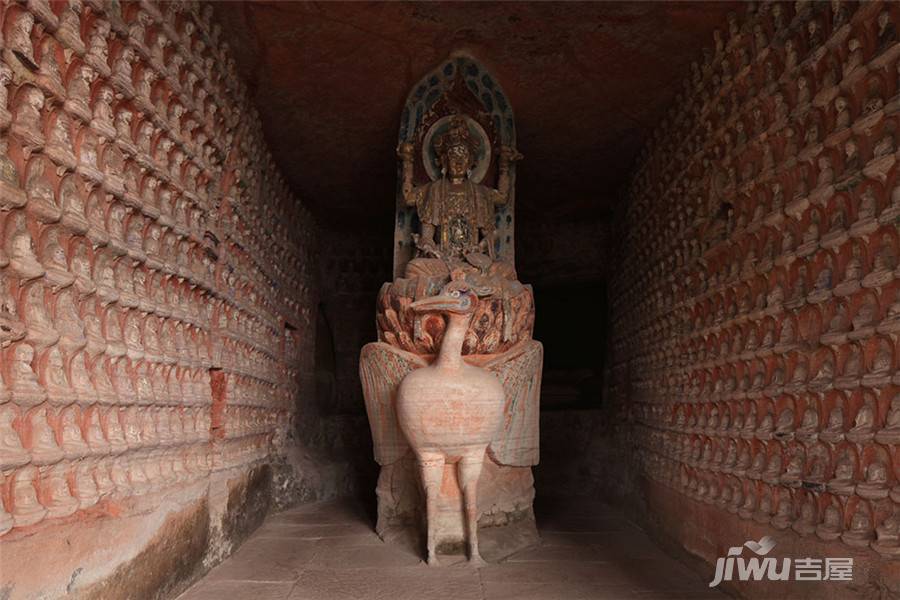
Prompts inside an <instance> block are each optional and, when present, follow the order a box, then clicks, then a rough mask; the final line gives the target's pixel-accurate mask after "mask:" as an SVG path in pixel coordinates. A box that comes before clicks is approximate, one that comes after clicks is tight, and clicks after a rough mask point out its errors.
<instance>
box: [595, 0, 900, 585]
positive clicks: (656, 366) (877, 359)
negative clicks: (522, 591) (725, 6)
mask: <svg viewBox="0 0 900 600" xmlns="http://www.w3.org/2000/svg"><path fill="white" fill-rule="evenodd" d="M736 8H737V7H736ZM740 8H741V10H743V9H744V7H740ZM898 19H900V6H898V5H897V4H884V5H882V4H881V3H877V2H876V3H864V4H860V5H858V6H857V5H856V4H852V3H837V4H834V3H832V4H827V3H800V2H798V3H796V4H793V3H791V4H788V3H777V4H773V5H764V6H760V7H759V8H758V9H756V8H753V7H751V8H749V9H747V13H746V14H742V15H740V16H738V17H735V18H734V19H733V20H731V21H729V23H728V24H727V26H726V30H725V32H724V34H723V35H722V36H717V38H716V40H715V46H714V47H713V48H711V49H709V50H708V51H707V52H706V53H704V57H703V60H702V61H701V62H698V63H697V64H695V65H694V68H693V69H692V72H691V73H690V74H689V77H688V78H687V79H686V81H685V82H684V91H683V93H681V94H680V95H679V99H678V101H677V102H676V104H675V105H674V106H673V108H672V110H671V113H670V115H669V116H668V118H667V119H666V120H665V122H664V123H663V124H662V126H661V127H660V128H659V129H658V130H657V131H656V132H655V133H654V135H653V136H652V141H651V143H650V144H649V147H648V148H647V149H646V151H645V152H644V155H643V157H642V159H641V161H640V164H639V165H638V167H637V168H636V171H635V173H634V177H633V180H632V183H631V184H630V186H629V188H628V191H627V214H626V215H625V216H624V225H625V228H624V229H625V234H624V236H623V239H622V241H621V243H622V246H621V248H622V254H621V263H620V266H619V268H618V269H617V271H616V276H615V278H614V282H613V283H612V285H611V286H610V289H611V290H613V292H612V300H611V305H612V314H613V330H614V335H613V339H612V357H611V358H612V365H613V367H612V372H611V380H610V395H611V398H612V399H613V400H614V401H615V404H616V406H617V407H618V410H619V411H620V412H619V417H620V419H622V420H623V421H627V422H628V425H629V426H628V428H627V431H626V432H625V433H623V434H622V435H621V439H622V440H624V441H625V442H626V448H627V450H628V451H627V452H625V454H624V455H625V456H631V457H633V458H631V459H630V460H629V465H630V466H631V467H633V468H634V469H636V471H637V472H638V473H639V477H638V478H637V480H636V483H635V484H634V486H633V488H632V489H631V490H625V491H624V492H623V490H621V489H620V490H617V492H618V493H620V494H621V493H624V494H625V495H626V496H628V494H631V495H632V496H633V497H639V498H640V499H641V500H640V502H639V503H634V504H633V505H632V506H641V507H643V515H642V517H643V518H644V520H645V521H646V522H649V523H652V524H654V525H656V526H657V529H658V531H661V532H662V533H664V534H665V535H667V536H668V537H671V538H672V539H674V540H675V541H676V542H677V543H678V544H679V545H683V546H685V547H687V548H688V549H689V550H690V551H692V552H693V553H695V554H697V555H698V556H700V557H702V558H703V559H704V560H705V561H707V562H706V564H705V566H704V568H705V569H706V570H707V571H708V575H709V578H710V580H711V579H712V574H713V567H712V563H714V561H715V559H716V557H720V556H725V554H726V552H727V549H728V548H729V547H730V546H736V545H740V544H742V543H743V542H744V541H746V540H748V539H750V538H751V537H752V538H754V539H759V537H760V536H762V535H771V536H773V537H774V538H775V540H776V542H777V544H778V545H777V546H776V550H775V551H773V556H775V555H777V556H779V557H780V556H787V557H795V558H800V557H804V556H812V557H819V558H822V557H855V559H856V564H857V568H856V577H855V579H854V582H853V583H852V584H837V583H835V584H832V585H826V584H819V585H805V586H792V585H791V584H786V583H781V582H779V584H773V585H765V584H755V583H752V582H751V583H747V584H742V585H740V586H737V587H738V589H739V591H740V592H741V593H742V594H745V595H746V596H747V597H757V598H764V597H765V598H768V597H772V596H773V595H783V594H789V595H790V596H791V597H796V598H800V597H803V598H807V597H809V598H812V597H816V598H821V597H834V598H837V597H843V598H846V597H855V596H856V595H859V596H868V597H876V598H877V597H896V595H897V594H900V572H898V571H900V566H898V565H900V561H898V556H900V554H898V544H897V537H896V536H897V526H898V525H897V524H898V519H900V452H898V445H897V442H898V441H900V437H898V435H900V399H898V389H900V377H898V375H897V374H898V365H900V349H898V333H900V292H898V289H900V285H898V273H900V271H898V270H897V269H898V265H897V254H898V227H897V226H898V217H900V179H898V166H897V160H896V136H897V127H898V125H900V121H898V119H900V113H898V111H900V79H898V70H900V62H898V58H900V46H898V44H897V33H896V29H895V25H894V23H897V22H898ZM628 480H629V481H630V479H628ZM879 594H881V595H879Z"/></svg>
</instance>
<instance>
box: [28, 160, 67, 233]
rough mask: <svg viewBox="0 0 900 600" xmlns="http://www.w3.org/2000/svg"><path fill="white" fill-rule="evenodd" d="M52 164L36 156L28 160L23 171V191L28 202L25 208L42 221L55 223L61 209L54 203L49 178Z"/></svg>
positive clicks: (52, 188) (54, 198) (53, 194)
mask: <svg viewBox="0 0 900 600" xmlns="http://www.w3.org/2000/svg"><path fill="white" fill-rule="evenodd" d="M52 171H53V166H52V165H51V164H50V163H49V161H48V160H47V159H46V158H44V157H42V156H36V157H34V158H32V159H31V160H30V161H29V162H28V167H27V169H26V172H25V193H26V195H27V196H28V204H27V205H26V206H25V210H26V211H27V212H28V213H29V214H30V215H32V216H34V218H35V219H37V220H38V221H41V222H43V223H56V222H57V221H59V219H60V218H61V217H62V210H60V208H59V206H58V205H57V203H56V194H55V192H54V187H55V186H54V185H53V183H52V180H51V179H50V176H51V173H52Z"/></svg>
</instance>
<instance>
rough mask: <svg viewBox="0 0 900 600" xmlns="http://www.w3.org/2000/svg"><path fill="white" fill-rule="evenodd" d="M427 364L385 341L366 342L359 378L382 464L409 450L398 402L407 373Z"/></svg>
mask: <svg viewBox="0 0 900 600" xmlns="http://www.w3.org/2000/svg"><path fill="white" fill-rule="evenodd" d="M427 364H428V363H427V362H426V361H425V360H424V359H423V358H421V357H419V356H416V355H415V354H412V353H410V352H405V351H403V350H400V349H399V348H395V347H393V346H389V345H388V344H385V343H383V342H374V343H371V344H366V345H365V346H363V349H362V352H360V355H359V377H360V380H361V381H362V388H363V396H364V397H365V400H366V412H367V413H368V415H369V426H370V427H371V428H372V441H373V442H374V444H375V460H376V461H378V464H380V465H389V464H392V463H394V462H396V461H397V460H399V459H400V458H402V457H403V455H404V454H406V452H407V451H408V450H409V444H408V443H407V442H406V438H405V437H404V436H403V432H401V431H400V427H399V425H398V423H397V413H396V410H395V403H394V401H395V397H396V395H397V387H398V386H399V385H400V381H401V380H402V379H403V378H404V377H406V374H407V373H409V372H410V371H412V370H413V369H418V368H419V367H424V366H426V365H427Z"/></svg>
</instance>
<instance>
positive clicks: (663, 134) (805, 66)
mask: <svg viewBox="0 0 900 600" xmlns="http://www.w3.org/2000/svg"><path fill="white" fill-rule="evenodd" d="M766 6H767V5H765V4H763V5H762V7H766ZM849 6H850V3H847V6H845V7H843V8H842V9H840V10H847V8H848V7H849ZM773 7H778V8H779V10H781V9H782V8H784V7H782V5H780V4H773ZM862 8H863V9H862V10H858V11H856V12H855V14H854V15H853V16H852V19H850V21H848V20H847V19H843V20H842V21H841V22H840V23H839V24H838V23H834V24H833V25H832V27H833V28H832V29H831V31H830V35H823V34H824V33H825V32H826V30H827V29H828V28H827V27H822V26H821V25H822V21H823V20H827V19H828V14H827V13H828V12H829V9H828V7H826V6H825V5H823V4H821V3H812V4H811V5H809V6H807V7H805V8H803V9H802V10H800V11H798V12H797V14H796V15H795V18H794V20H793V22H792V23H790V24H788V23H786V21H785V20H784V19H780V20H779V22H778V23H775V22H774V21H773V20H772V19H771V13H770V11H769V10H768V8H763V10H761V11H751V12H750V14H748V15H746V17H747V22H746V23H745V24H744V25H745V26H746V27H750V28H754V29H756V28H759V29H760V33H761V35H758V36H754V37H755V41H756V45H757V47H756V48H754V49H753V51H752V53H753V54H754V56H755V57H756V60H755V61H754V64H752V65H751V64H750V62H749V61H747V54H748V53H746V52H742V51H744V50H746V49H747V46H748V44H749V45H751V46H752V45H753V43H752V42H753V40H751V38H750V37H749V36H747V35H745V34H744V33H741V32H740V31H739V29H740V26H738V28H737V29H734V28H730V31H729V34H730V36H731V37H730V39H729V42H728V44H727V46H725V45H722V44H720V43H718V42H717V47H716V49H715V51H712V50H710V49H707V50H705V51H704V61H703V65H702V66H700V65H699V64H697V63H694V65H692V75H691V77H689V78H686V79H685V80H684V85H683V88H684V89H683V92H682V93H679V94H678V95H677V96H676V101H675V103H673V105H672V109H671V110H670V113H669V114H668V116H667V117H666V119H664V120H663V122H662V124H661V126H660V127H659V128H658V129H657V130H656V131H655V132H654V134H653V136H652V138H651V140H650V142H649V143H648V145H647V146H646V147H645V149H644V151H643V152H642V154H641V159H640V163H639V166H638V168H637V169H636V170H635V175H634V178H633V179H634V185H633V186H632V193H633V194H634V196H636V197H637V196H640V195H641V191H642V188H648V187H649V186H650V182H653V184H654V185H655V186H658V187H659V188H661V189H667V188H668V187H669V185H668V184H669V183H670V182H669V181H668V180H667V179H666V175H676V174H677V173H678V172H679V169H677V168H674V167H673V165H674V164H675V163H677V162H679V160H680V161H681V162H684V161H688V160H690V159H692V158H694V155H695V154H696V153H697V151H698V150H699V148H701V147H702V143H703V142H704V141H706V142H710V143H711V142H714V141H716V140H720V141H721V143H723V144H727V143H729V142H730V143H734V141H736V140H738V139H739V137H740V134H741V132H744V135H746V131H755V132H756V133H757V134H762V133H763V132H764V131H763V130H767V128H766V127H764V126H761V125H760V123H767V120H768V119H772V120H773V121H779V120H782V121H783V120H786V119H788V118H789V117H793V118H795V119H796V118H798V117H804V116H810V117H812V116H813V114H814V113H813V114H811V113H810V110H811V109H819V108H825V107H827V108H828V109H829V111H828V112H829V117H830V118H831V119H832V121H833V126H835V127H837V128H841V126H844V125H847V124H849V122H850V121H853V120H854V119H856V118H858V117H859V116H860V115H861V114H862V113H863V112H864V111H868V112H869V113H873V112H877V111H878V110H880V109H883V108H884V107H885V105H886V104H887V105H888V107H889V108H890V105H891V102H887V99H888V97H887V94H889V93H890V90H892V89H896V74H897V69H896V66H895V65H896V59H897V56H898V46H897V36H896V29H895V26H894V20H895V18H896V14H895V12H894V7H892V6H890V5H884V4H882V3H879V2H873V3H866V5H864V6H863V7H862ZM876 15H877V16H876ZM809 27H812V28H813V30H812V32H810V33H809V34H808V35H809V37H808V39H807V40H805V41H804V40H801V39H800V38H801V37H803V36H804V34H805V33H806V32H805V30H806V29H807V28H809ZM766 30H768V32H770V33H769V34H768V35H767V34H766V33H765V32H766ZM772 33H774V35H771V34H772ZM762 42H764V43H762ZM851 47H852V49H851ZM799 53H802V54H803V60H802V61H800V62H798V58H799V56H800V54H799ZM738 65H739V66H740V70H739V72H738V74H737V76H736V77H732V76H731V73H732V71H733V70H734V67H736V66H738ZM866 76H868V77H869V83H868V85H866V82H865V80H866ZM872 76H875V77H876V78H878V79H877V82H878V83H880V84H883V85H878V86H873V85H872V83H871V82H872ZM842 93H843V94H848V95H852V94H860V95H861V97H860V98H853V101H849V100H850V98H848V97H843V96H842V100H841V101H836V100H837V98H838V96H839V95H840V94H842ZM867 93H871V94H872V96H871V97H865V96H863V94H867ZM864 98H865V99H864ZM726 103H727V104H728V107H726ZM785 103H787V104H785ZM729 108H730V112H729ZM851 111H852V112H851ZM838 116H840V117H839V118H838ZM741 117H743V118H741ZM779 117H780V118H779ZM714 120H715V123H714ZM801 120H802V119H801ZM739 121H740V122H741V124H740V125H738V122H739ZM726 122H727V123H729V124H731V125H732V127H733V130H732V131H730V132H729V131H727V130H723V129H722V127H721V126H719V125H718V124H719V123H726ZM726 133H728V135H725V134H726ZM793 133H794V134H796V133H797V132H796V131H795V132H793ZM716 134H718V135H716ZM768 137H771V136H766V138H764V139H761V140H758V141H760V142H768V141H771V140H768V139H767V138H768ZM791 137H793V136H791ZM749 141H750V140H749V139H744V138H741V139H740V142H741V143H742V144H747V143H748V142H749ZM719 154H720V156H719V158H721V155H722V154H726V153H725V152H724V151H721V152H719ZM762 154H765V152H762ZM715 158H716V157H715V156H710V157H709V159H710V160H715ZM775 162H777V161H775ZM649 201H650V200H649V199H647V200H645V202H649ZM642 208H646V206H641V205H632V207H631V209H630V210H629V212H628V214H629V216H630V217H631V219H630V220H629V222H630V223H635V224H636V223H637V222H638V221H639V220H640V218H641V213H642ZM716 208H717V207H716ZM632 233H634V232H632Z"/></svg>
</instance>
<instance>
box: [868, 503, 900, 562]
mask: <svg viewBox="0 0 900 600" xmlns="http://www.w3.org/2000/svg"><path fill="white" fill-rule="evenodd" d="M872 548H873V549H874V550H875V551H876V552H879V553H880V554H884V555H886V556H898V555H900V511H897V510H896V509H895V511H894V513H893V514H891V515H890V516H889V517H888V518H886V519H885V520H884V521H882V522H881V525H879V526H878V527H876V528H875V541H874V542H872Z"/></svg>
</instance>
